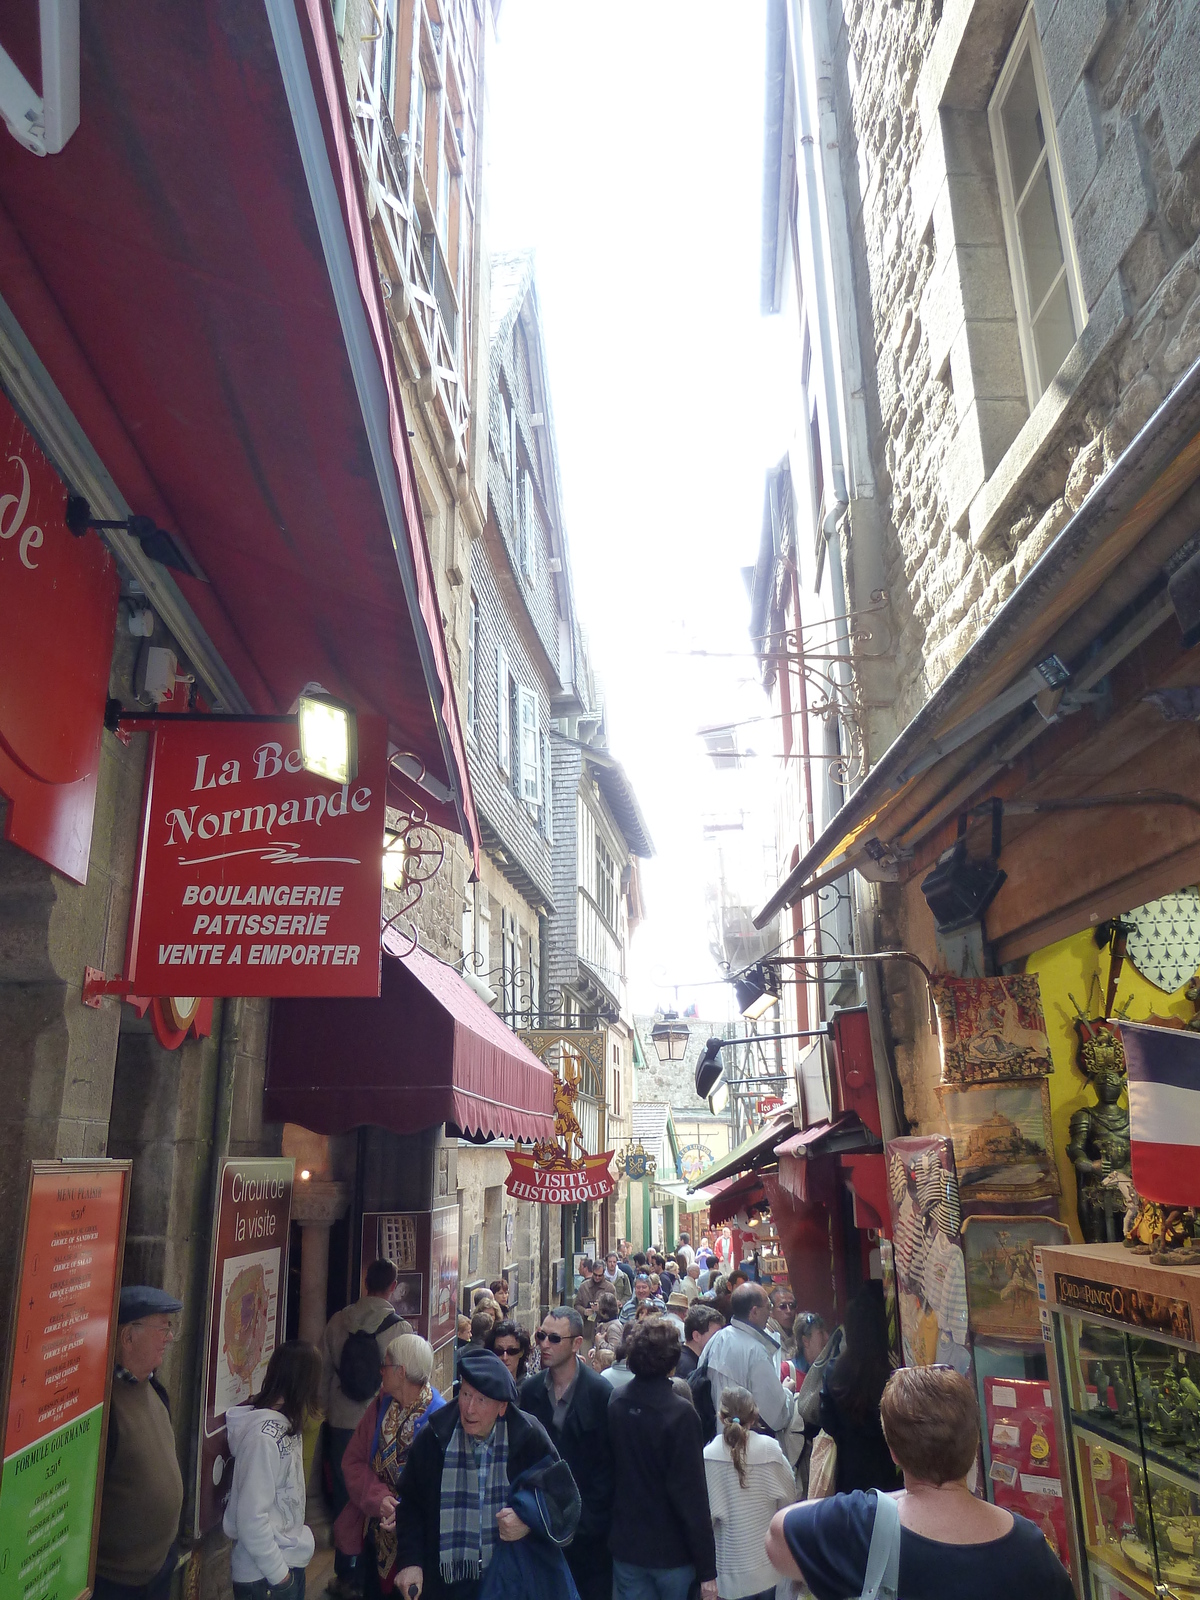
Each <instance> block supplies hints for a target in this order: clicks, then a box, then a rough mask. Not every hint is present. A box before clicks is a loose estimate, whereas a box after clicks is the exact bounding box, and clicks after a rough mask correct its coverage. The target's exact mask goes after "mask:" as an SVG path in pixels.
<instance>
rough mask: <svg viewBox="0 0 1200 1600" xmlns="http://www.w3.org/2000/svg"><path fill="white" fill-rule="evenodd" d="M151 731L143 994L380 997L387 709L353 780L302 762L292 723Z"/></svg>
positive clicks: (136, 940) (134, 940) (134, 949)
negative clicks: (336, 779) (333, 779)
mask: <svg viewBox="0 0 1200 1600" xmlns="http://www.w3.org/2000/svg"><path fill="white" fill-rule="evenodd" d="M152 737H153V745H152V748H151V752H150V760H149V764H148V767H147V775H146V795H145V804H144V809H143V815H142V838H141V852H140V858H139V862H138V873H137V879H136V887H135V897H134V906H133V915H132V917H131V919H130V932H129V957H128V965H127V969H126V977H127V979H128V982H129V986H130V988H131V990H132V991H133V992H134V993H135V994H139V995H179V994H201V995H264V996H275V995H302V996H305V997H310V996H328V995H350V996H359V997H363V996H375V995H378V993H379V963H380V954H379V950H380V945H379V920H380V907H381V904H382V898H383V834H384V789H385V781H386V771H387V735H386V728H385V724H384V722H383V720H382V718H379V717H359V719H358V776H357V777H356V778H355V780H354V781H353V782H352V783H349V784H342V785H338V784H334V783H330V782H329V781H328V780H327V779H324V778H318V777H314V776H313V774H312V773H309V772H305V771H304V770H303V769H302V767H301V766H300V751H299V748H298V739H297V735H296V725H295V723H294V721H292V720H290V719H280V720H279V721H278V722H233V721H228V722H226V721H220V720H213V721H197V722H191V721H187V722H185V721H183V720H182V719H181V720H180V721H179V722H178V723H173V722H170V721H164V722H161V723H159V724H158V725H157V726H156V728H155V730H154V733H153V736H152Z"/></svg>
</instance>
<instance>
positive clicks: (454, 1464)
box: [438, 1417, 508, 1584]
mask: <svg viewBox="0 0 1200 1600" xmlns="http://www.w3.org/2000/svg"><path fill="white" fill-rule="evenodd" d="M485 1454H486V1458H487V1467H486V1471H487V1476H486V1478H485V1479H484V1481H483V1482H481V1481H480V1478H481V1473H480V1465H481V1460H482V1459H483V1458H484V1456H485ZM507 1499H508V1427H507V1425H506V1424H505V1422H504V1419H503V1418H500V1417H498V1418H497V1419H496V1426H495V1427H494V1428H493V1429H492V1435H491V1438H490V1439H486V1440H485V1439H478V1440H476V1439H469V1438H468V1437H467V1435H466V1434H465V1433H464V1432H463V1425H462V1423H461V1422H456V1423H455V1425H454V1432H453V1433H452V1434H451V1436H450V1443H449V1444H448V1445H447V1447H446V1460H445V1464H444V1465H443V1467H442V1510H441V1528H440V1538H439V1540H438V1548H439V1550H440V1552H441V1568H440V1570H441V1576H442V1582H443V1583H447V1584H450V1583H462V1582H464V1581H465V1580H467V1579H470V1578H479V1577H482V1575H483V1572H484V1570H485V1569H486V1567H487V1565H488V1563H489V1562H490V1561H491V1559H492V1553H493V1551H494V1550H495V1547H496V1515H497V1513H498V1512H500V1511H503V1510H504V1506H505V1503H506V1501H507Z"/></svg>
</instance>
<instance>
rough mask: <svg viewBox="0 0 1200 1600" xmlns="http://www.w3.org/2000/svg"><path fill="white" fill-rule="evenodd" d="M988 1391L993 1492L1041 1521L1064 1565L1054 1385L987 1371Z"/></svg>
mask: <svg viewBox="0 0 1200 1600" xmlns="http://www.w3.org/2000/svg"><path fill="white" fill-rule="evenodd" d="M983 1393H984V1414H985V1421H986V1425H987V1431H988V1450H989V1452H990V1455H991V1466H990V1467H989V1469H988V1479H989V1482H988V1493H989V1496H990V1498H991V1499H992V1500H993V1501H994V1503H995V1504H996V1505H998V1506H1005V1507H1007V1509H1008V1510H1009V1511H1019V1512H1020V1513H1021V1515H1022V1516H1024V1517H1028V1518H1029V1520H1030V1521H1031V1522H1033V1523H1036V1524H1037V1526H1038V1527H1039V1528H1041V1530H1042V1532H1043V1533H1044V1534H1045V1535H1046V1539H1047V1541H1048V1543H1049V1545H1050V1547H1051V1549H1052V1550H1053V1551H1054V1553H1055V1555H1057V1556H1058V1558H1059V1560H1060V1561H1062V1562H1063V1564H1064V1565H1065V1564H1066V1563H1067V1562H1068V1560H1069V1559H1070V1558H1069V1555H1068V1546H1067V1512H1066V1507H1065V1505H1064V1503H1063V1486H1062V1469H1061V1467H1060V1465H1059V1459H1058V1439H1057V1436H1056V1434H1055V1432H1054V1405H1053V1401H1052V1399H1051V1394H1050V1387H1049V1385H1048V1384H1047V1383H1046V1382H1045V1381H1043V1380H1032V1381H1031V1380H1030V1379H1027V1378H1021V1379H1015V1378H1002V1377H987V1378H984V1380H983ZM1120 1465H1122V1466H1123V1465H1124V1463H1120Z"/></svg>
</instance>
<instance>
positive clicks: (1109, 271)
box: [760, 0, 1200, 1127]
mask: <svg viewBox="0 0 1200 1600" xmlns="http://www.w3.org/2000/svg"><path fill="white" fill-rule="evenodd" d="M768 31H769V45H768V114H767V123H768V126H767V185H766V204H765V217H766V230H765V254H764V304H765V309H767V310H769V311H776V312H779V313H780V314H781V317H780V340H781V348H783V349H784V350H785V351H788V352H792V355H791V359H794V360H795V361H796V363H797V365H798V366H799V368H800V372H801V374H802V375H803V378H804V382H805V384H806V385H807V383H808V374H809V371H810V370H811V372H812V373H814V374H816V373H819V374H820V376H821V384H820V395H821V398H820V404H819V406H818V408H817V410H816V411H815V413H814V417H815V421H813V422H812V424H811V425H810V426H808V427H807V433H808V437H807V439H804V440H802V439H801V435H802V433H803V431H804V430H805V427H806V425H808V424H809V423H810V419H809V418H808V417H805V418H802V419H798V426H797V441H798V446H799V445H800V444H803V446H804V448H803V449H800V448H794V449H793V451H792V452H791V453H790V459H789V462H788V463H787V465H788V466H789V470H790V476H791V478H792V480H793V488H792V491H791V494H790V497H789V510H790V512H791V514H792V520H793V524H794V530H793V538H794V546H793V547H792V548H791V549H786V548H785V549H783V550H782V554H781V550H780V547H781V545H786V538H783V539H777V540H776V541H775V546H774V548H772V549H767V548H766V547H765V545H764V552H763V557H762V558H761V559H760V568H761V569H762V577H763V582H764V596H766V595H767V593H768V592H769V590H770V585H771V582H772V581H774V582H775V584H776V586H777V587H776V592H775V595H774V597H773V598H772V599H771V600H770V602H769V603H768V601H767V600H766V599H764V612H763V614H764V615H765V616H766V617H767V619H768V624H769V625H768V627H767V628H766V629H764V630H762V631H764V632H767V633H768V634H769V635H770V636H771V638H772V639H773V640H775V641H776V642H775V644H774V646H773V647H774V648H775V649H776V650H777V649H778V648H779V646H778V639H779V638H781V637H782V634H781V633H780V632H779V630H781V629H782V628H783V627H785V626H786V625H787V624H786V619H785V617H784V615H783V613H782V611H781V609H780V607H779V605H778V599H779V594H780V592H782V591H786V588H787V585H788V584H791V583H794V584H795V585H796V589H797V612H798V614H799V615H800V616H802V617H803V618H805V619H806V620H807V622H808V624H809V626H810V627H811V625H812V623H813V621H815V620H816V619H817V618H818V617H819V616H820V615H821V614H822V611H821V598H820V595H819V593H818V587H819V578H818V580H817V583H816V584H814V582H813V579H812V576H811V574H812V573H813V571H814V561H813V557H812V555H811V554H810V553H809V552H810V551H811V550H812V549H813V548H815V549H816V551H817V558H816V563H815V570H816V571H817V572H818V573H819V571H820V561H821V557H822V555H827V556H829V558H830V559H832V560H834V561H835V562H836V563H837V565H838V566H839V568H840V582H841V585H842V588H843V593H844V597H845V605H844V606H843V607H842V610H843V611H844V612H846V613H847V614H849V615H850V617H851V618H852V621H851V623H850V625H849V627H848V628H847V630H846V631H845V633H844V634H843V635H842V654H843V655H844V656H846V657H849V658H851V659H849V660H847V661H846V662H845V663H844V665H843V666H842V667H841V668H840V669H839V668H837V667H835V668H834V669H832V670H834V671H835V672H837V671H839V670H841V671H842V672H843V674H844V676H845V680H846V682H847V686H848V689H849V701H850V705H849V712H847V708H846V707H845V706H841V707H838V708H837V717H836V720H837V721H838V722H839V723H840V726H841V728H842V741H843V743H844V744H845V745H846V746H847V747H849V746H851V745H852V744H853V743H854V740H855V739H856V738H859V737H861V752H862V759H861V764H860V765H859V767H858V770H857V771H852V772H849V773H848V774H847V781H846V783H845V784H844V786H843V788H842V792H841V794H840V796H835V799H836V801H837V804H835V806H834V807H833V813H832V814H836V812H837V810H838V809H839V807H840V805H841V804H844V803H848V802H849V801H850V800H851V799H852V797H853V794H854V791H855V790H856V789H857V787H858V786H859V785H860V784H861V783H862V782H863V781H864V780H865V778H866V776H867V775H868V774H869V773H870V771H871V769H872V768H874V767H875V766H877V765H878V764H879V763H880V761H881V760H882V758H883V757H884V755H885V753H886V752H887V751H888V749H889V747H890V746H892V744H893V741H895V740H896V739H897V736H898V735H900V734H901V732H902V730H906V729H907V728H909V727H910V726H911V725H912V723H913V719H914V717H916V716H918V715H919V713H920V712H921V710H922V708H923V707H925V706H926V705H927V704H928V703H929V702H930V701H931V699H932V698H933V697H934V696H936V695H937V693H938V691H939V689H940V688H941V687H942V686H943V685H946V684H948V683H950V682H952V681H954V680H952V676H951V675H952V674H953V673H954V671H955V669H956V667H958V665H959V663H961V662H962V661H963V660H964V657H965V656H966V655H967V652H968V651H969V650H971V649H972V647H974V646H976V645H977V644H979V643H980V642H981V641H986V639H987V638H988V637H989V633H988V630H989V628H994V625H996V624H997V620H998V619H999V618H1000V616H1001V613H1002V612H1004V614H1005V615H1006V616H1007V615H1010V614H1011V612H1012V607H1011V606H1010V605H1009V602H1014V597H1016V600H1017V601H1020V602H1021V604H1022V605H1024V604H1025V603H1026V596H1027V595H1028V593H1029V590H1028V587H1026V588H1025V589H1020V586H1021V585H1022V583H1023V582H1024V580H1025V579H1027V578H1028V577H1029V576H1030V574H1031V573H1033V572H1034V569H1035V567H1036V566H1037V564H1038V562H1039V561H1041V560H1042V558H1044V557H1046V556H1047V555H1048V553H1049V552H1051V551H1052V550H1054V548H1055V545H1056V541H1057V540H1058V539H1059V537H1060V535H1062V534H1063V532H1064V530H1066V529H1067V528H1068V525H1069V524H1072V522H1073V519H1075V518H1076V517H1077V515H1078V513H1079V512H1080V508H1081V507H1083V506H1084V504H1085V502H1086V501H1087V500H1088V496H1089V494H1092V493H1093V492H1094V491H1097V490H1099V489H1102V488H1103V486H1104V484H1105V482H1106V479H1107V476H1108V474H1110V473H1111V472H1112V469H1113V467H1114V465H1115V464H1116V463H1117V461H1118V459H1119V458H1121V457H1122V456H1123V454H1124V453H1125V452H1126V451H1127V450H1128V449H1129V447H1130V445H1131V444H1132V443H1133V442H1134V440H1135V439H1136V438H1137V437H1138V436H1139V434H1140V432H1141V430H1142V429H1143V428H1144V427H1145V425H1146V424H1147V422H1149V421H1150V419H1151V418H1152V417H1153V416H1155V414H1156V413H1157V412H1159V411H1160V408H1162V407H1163V406H1164V404H1165V403H1167V402H1168V400H1169V398H1170V396H1171V394H1172V391H1173V390H1174V389H1175V387H1176V385H1177V384H1179V383H1180V380H1181V379H1182V378H1183V377H1184V376H1185V375H1186V374H1187V372H1188V370H1189V369H1190V368H1191V366H1192V365H1193V363H1194V362H1195V361H1196V360H1197V358H1198V357H1200V242H1198V239H1200V76H1198V75H1197V73H1196V72H1195V60H1196V52H1197V47H1198V45H1200V11H1198V10H1197V8H1196V6H1195V5H1194V4H1191V3H1189V0H1181V3H1175V0H1087V3H1076V0H1032V3H1028V0H990V3H984V0H914V3H913V4H911V5H904V6H895V5H888V4H884V3H881V0H835V3H826V0H811V3H807V0H806V3H800V0H778V3H776V4H773V5H772V7H771V8H770V20H769V29H768ZM789 282H790V283H791V284H792V285H793V287H792V288H791V291H790V294H789V293H788V292H783V293H781V292H780V286H781V285H782V286H785V290H786V286H787V285H788V284H789ZM769 286H773V287H774V297H773V303H771V302H772V296H771V294H769V293H768V292H767V290H768V287H769ZM806 392H807V391H806ZM805 450H807V453H808V459H809V461H810V463H813V464H814V465H815V467H816V480H817V485H818V487H817V489H816V492H815V493H813V492H812V491H813V478H812V471H813V468H812V467H811V466H810V468H809V472H808V475H807V476H806V473H805V472H804V471H803V470H798V469H797V457H798V456H803V455H804V453H805ZM810 501H811V502H812V504H813V505H814V507H815V509H814V510H810V509H809V505H810ZM1093 503H1095V502H1093ZM831 536H832V537H831ZM1181 537H1182V533H1181ZM1042 570H1043V569H1039V573H1040V572H1041V571H1042ZM1034 581H1035V582H1036V581H1039V579H1038V577H1037V576H1036V575H1035V579H1034ZM1018 590H1020V593H1018ZM1134 592H1135V591H1131V592H1130V594H1129V595H1128V598H1129V599H1132V598H1133V595H1134ZM1014 603H1015V602H1014ZM1114 603H1115V601H1114ZM1006 607H1007V608H1008V609H1007V610H1005V608H1006ZM824 614H825V615H826V616H828V611H827V610H826V611H825V613H824ZM772 627H773V628H774V629H775V630H776V632H775V633H773V634H772V633H771V628H772ZM829 636H830V635H829V634H827V633H825V634H820V635H818V637H820V638H822V639H826V638H828V637H829ZM773 665H774V664H773V663H771V662H768V661H764V671H765V672H768V673H769V672H770V670H772V668H773ZM1049 670H1051V673H1052V675H1053V671H1054V670H1056V669H1054V668H1053V667H1052V666H1051V667H1050V668H1049ZM776 693H777V695H779V693H780V690H779V689H778V688H776ZM810 713H811V706H810ZM809 721H810V724H811V722H812V717H811V714H810V716H809ZM826 722H828V719H826ZM813 732H814V736H815V733H816V730H813ZM814 814H815V826H814V825H813V822H812V821H811V820H809V819H810V818H812V817H813V816H814ZM790 815H791V817H793V818H795V823H794V824H793V823H789V826H791V827H792V829H793V833H794V834H795V835H797V836H796V837H795V838H794V841H793V842H794V855H793V865H794V866H795V864H796V863H797V862H799V861H801V860H802V859H803V858H804V857H805V856H806V854H807V853H808V852H809V850H810V849H811V843H812V840H813V838H814V837H816V838H817V839H820V837H821V835H822V831H823V826H824V825H825V824H828V822H829V819H830V815H831V813H830V812H829V811H828V810H827V811H826V813H825V816H824V817H822V816H821V815H820V806H819V804H817V805H813V804H812V803H811V802H810V801H809V800H808V799H807V798H806V797H805V796H804V795H803V794H801V795H800V797H799V802H798V804H796V803H793V805H792V811H791V813H790ZM783 842H784V843H786V842H787V841H783ZM943 844H944V841H943ZM819 853H820V852H818V854H819ZM860 853H861V852H860ZM836 854H837V852H836V851H833V850H832V849H831V851H830V853H829V855H828V857H827V859H828V860H832V859H833V858H834V857H835V856H836ZM814 876H815V875H814V874H812V873H810V875H809V883H810V884H811V882H812V881H813V879H814ZM896 876H897V872H896V863H895V861H891V862H890V863H889V862H887V861H884V862H883V863H882V864H881V865H879V866H877V867H872V866H871V862H870V861H869V860H868V861H867V862H866V863H865V867H864V866H863V865H860V866H859V871H858V872H857V873H852V874H848V875H846V876H844V877H841V878H838V877H837V875H836V870H833V871H830V870H826V871H825V872H824V873H823V874H822V876H821V883H822V887H821V888H820V891H819V894H820V895H821V896H825V897H828V896H830V895H836V896H838V897H839V898H841V899H843V900H844V901H845V902H847V903H848V904H849V905H850V906H851V908H852V914H853V934H854V940H855V948H856V949H857V950H859V951H870V950H872V949H880V948H885V947H895V946H897V945H901V946H903V945H905V944H907V945H909V947H910V948H920V949H925V950H926V955H927V958H928V959H930V960H931V961H932V960H934V959H938V957H935V952H934V951H933V950H932V948H928V949H926V946H927V945H928V944H929V941H928V940H927V941H926V942H925V944H922V938H923V935H922V934H921V933H919V932H918V930H917V929H916V928H915V927H914V926H913V925H912V923H911V918H910V909H911V907H912V904H913V899H912V895H911V894H908V893H902V892H901V891H900V889H899V888H898V887H894V886H893V883H891V882H889V881H888V880H889V878H890V879H892V880H895V878H896ZM797 887H798V886H797V885H793V886H792V892H791V893H790V894H779V895H776V896H775V897H773V899H772V901H771V902H769V903H768V906H767V907H764V908H763V910H764V911H766V910H768V909H772V910H774V911H778V910H779V909H781V908H782V907H783V906H784V905H789V906H790V907H791V915H792V916H793V919H794V920H795V921H796V922H797V924H798V923H800V922H802V921H803V920H804V918H808V919H809V920H810V921H811V918H812V914H813V906H814V904H815V901H814V897H813V896H812V895H811V894H809V895H805V896H804V897H800V896H798V894H797V893H796V892H795V891H796V888H797ZM920 909H921V914H922V916H924V915H925V912H924V907H923V904H922V905H921V907H920ZM799 948H800V944H799V942H798V943H797V949H799ZM809 948H810V949H811V948H812V947H811V945H810V946H809ZM940 958H941V959H944V952H943V953H940ZM858 981H859V991H860V996H861V997H863V998H865V999H866V1000H867V1002H868V1005H869V1006H871V1008H872V1011H873V1015H874V1016H875V1019H876V1022H877V1023H878V1025H879V1030H880V1031H879V1032H878V1034H877V1037H878V1040H879V1043H880V1046H881V1048H882V1046H883V1042H884V1040H885V1039H887V1038H889V1037H890V1039H891V1044H890V1046H889V1049H890V1051H891V1052H892V1054H893V1062H894V1065H895V1066H896V1067H898V1069H899V1078H900V1082H901V1084H902V1086H903V1097H904V1106H903V1111H904V1113H906V1114H907V1117H908V1118H909V1119H910V1121H911V1122H912V1123H914V1124H915V1125H917V1126H920V1127H925V1126H930V1127H932V1126H937V1125H939V1108H938V1105H937V1101H936V1096H935V1095H934V1093H933V1085H934V1083H935V1082H936V1046H935V1043H934V1041H933V1040H932V1039H931V1038H930V1037H928V1036H927V1033H928V1030H927V1029H925V1028H924V1026H923V1022H922V1018H923V1016H924V1013H925V1004H924V1001H923V999H922V996H921V995H920V994H919V993H918V992H917V990H918V989H919V988H920V984H919V982H918V984H917V986H916V988H913V987H912V986H911V985H910V983H909V982H908V980H907V978H906V977H904V976H903V975H899V974H897V973H896V972H894V971H893V969H888V970H887V972H886V974H885V977H884V979H883V980H882V982H878V983H877V980H876V979H875V978H874V977H872V976H869V975H868V973H866V972H865V971H864V972H863V974H862V975H860V977H859V980H858Z"/></svg>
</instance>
